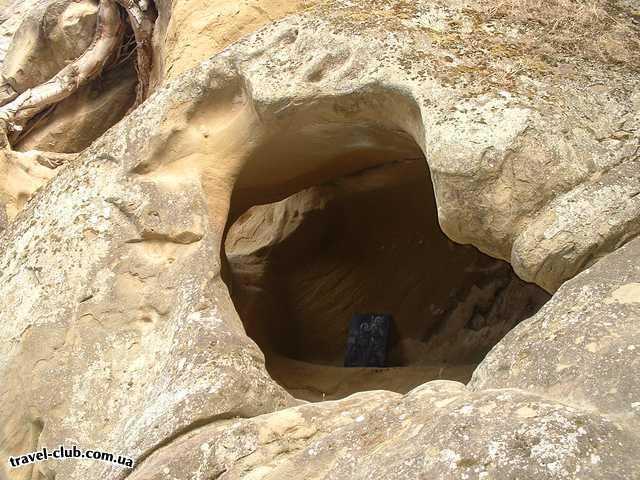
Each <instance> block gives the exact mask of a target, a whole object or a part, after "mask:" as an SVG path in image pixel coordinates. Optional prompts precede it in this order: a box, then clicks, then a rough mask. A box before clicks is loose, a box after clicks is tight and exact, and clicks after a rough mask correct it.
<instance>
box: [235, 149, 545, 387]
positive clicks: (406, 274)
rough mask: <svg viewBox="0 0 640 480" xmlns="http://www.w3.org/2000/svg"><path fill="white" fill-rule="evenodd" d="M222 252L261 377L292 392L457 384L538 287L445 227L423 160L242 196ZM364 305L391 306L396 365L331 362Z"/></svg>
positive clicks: (522, 312) (541, 298) (533, 303)
mask: <svg viewBox="0 0 640 480" xmlns="http://www.w3.org/2000/svg"><path fill="white" fill-rule="evenodd" d="M233 209H234V205H233V204H232V211H233ZM225 253H226V257H227V260H228V262H229V272H230V275H229V280H228V282H227V283H230V284H231V290H232V298H233V300H234V303H235V305H236V309H237V310H238V313H239V315H240V316H241V318H242V319H243V322H244V325H245V328H246V329H247V333H248V334H249V335H250V336H251V338H253V339H254V340H256V341H257V342H258V344H259V346H260V348H261V349H262V351H263V352H265V355H266V357H267V369H268V370H269V372H270V373H271V375H272V376H274V378H276V379H277V380H278V381H279V383H280V384H281V385H284V386H286V387H288V388H289V390H290V391H293V390H295V392H296V395H297V396H299V397H301V398H305V399H312V398H315V399H318V398H323V396H324V398H335V397H337V398H340V395H341V396H345V394H348V393H354V392H357V391H362V390H369V389H375V388H382V387H383V386H385V388H387V389H389V390H393V391H398V392H401V393H406V392H407V391H409V390H410V389H411V388H413V387H415V386H417V385H419V384H420V383H424V382H425V381H426V380H430V379H437V378H449V379H456V380H461V381H465V382H466V381H468V380H469V378H470V374H471V372H472V371H473V369H474V368H475V365H476V364H477V363H478V362H479V361H480V360H481V359H482V358H483V357H484V355H485V354H486V353H487V352H488V351H489V350H490V349H491V347H493V345H495V343H497V341H498V340H500V338H502V336H504V334H505V333H507V332H508V331H509V330H511V329H512V328H513V327H514V326H515V325H516V324H517V323H518V322H519V321H521V320H523V319H525V318H528V317H530V316H531V315H533V314H534V313H535V312H536V311H537V309H539V308H540V306H542V305H543V304H544V303H545V302H546V301H547V300H548V298H549V296H548V295H547V294H546V292H544V291H543V290H542V289H540V288H539V287H537V286H535V285H531V284H526V283H524V282H522V281H521V280H520V279H519V278H518V277H516V275H515V274H514V273H513V271H512V270H511V269H510V268H509V266H508V265H507V264H506V263H505V262H502V261H500V260H496V259H493V258H490V257H488V256H486V255H484V254H482V253H480V252H479V251H478V250H476V249H475V248H473V247H464V246H461V245H455V244H454V243H453V242H451V241H450V240H448V239H447V238H446V236H445V235H444V234H443V233H442V232H441V230H440V228H439V226H438V222H437V210H436V206H435V202H434V196H433V189H432V188H431V182H430V179H429V177H428V172H427V166H426V162H425V160H424V159H417V160H406V161H403V162H396V163H391V164H387V165H382V166H379V167H375V168H370V169H367V170H364V171H362V172H359V173H356V174H353V175H350V176H347V177H340V178H336V179H334V180H332V181H331V182H330V183H327V184H322V185H319V186H316V187H312V188H309V189H306V190H302V191H300V192H298V193H296V194H294V195H292V196H290V197H288V198H286V199H284V200H282V201H280V202H276V203H273V204H268V205H258V206H255V207H252V208H251V209H249V210H248V211H246V212H245V213H243V214H242V215H241V216H240V217H239V218H238V219H237V220H236V221H235V222H234V223H233V224H232V225H231V227H230V228H229V231H228V233H227V236H226V241H225ZM370 311H373V312H391V313H392V314H393V317H394V322H393V326H392V332H391V340H390V346H389V354H388V365H389V366H393V367H400V368H395V369H394V371H393V373H391V371H389V372H388V373H389V375H386V374H385V372H376V373H375V374H371V375H369V374H366V373H362V372H357V371H354V370H352V369H347V371H346V372H345V371H344V370H345V369H341V368H334V367H341V366H342V364H343V361H344V354H345V348H346V344H347V329H348V320H349V319H350V318H351V317H352V316H353V315H354V314H356V313H362V312H370ZM425 367H426V368H425ZM323 370H324V371H323ZM341 370H342V372H341ZM331 377H333V378H334V379H333V380H332V379H331ZM327 378H328V379H329V380H328V381H327ZM403 378H406V383H405V384H404V385H403V383H402V379H403ZM416 378H422V380H423V381H422V382H418V383H416ZM338 379H341V380H340V381H338ZM358 379H360V380H359V381H358ZM347 384H350V386H349V387H347Z"/></svg>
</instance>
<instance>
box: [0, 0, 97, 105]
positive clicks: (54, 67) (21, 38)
mask: <svg viewBox="0 0 640 480" xmlns="http://www.w3.org/2000/svg"><path fill="white" fill-rule="evenodd" d="M97 6H98V4H97V1H95V0H82V1H75V0H54V1H43V0H41V1H39V2H35V3H34V5H33V6H32V7H31V8H29V10H28V13H27V14H26V15H25V16H24V18H22V19H21V23H20V26H19V27H18V28H17V29H16V31H15V33H13V35H14V37H15V38H14V39H13V41H12V43H11V46H10V47H9V49H8V51H7V53H6V56H5V58H4V61H3V62H2V76H3V77H4V78H5V80H6V81H8V82H9V84H10V85H11V86H12V87H13V89H14V90H15V91H16V92H18V93H21V92H23V91H25V90H27V89H28V88H31V87H34V86H36V85H39V84H40V83H42V82H45V81H46V80H49V79H50V78H51V77H52V76H53V75H55V74H56V73H58V71H60V70H61V69H62V67H64V66H65V65H66V64H67V63H68V62H69V61H71V60H74V59H75V58H77V57H79V56H80V55H81V54H82V53H83V52H84V51H85V50H86V49H87V47H88V46H89V44H90V43H91V39H92V38H93V32H94V30H95V26H96V14H97V11H98V8H97ZM9 8H11V7H9ZM12 18H16V19H18V18H20V15H15V16H14V15H12Z"/></svg>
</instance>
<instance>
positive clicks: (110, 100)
mask: <svg viewBox="0 0 640 480" xmlns="http://www.w3.org/2000/svg"><path fill="white" fill-rule="evenodd" d="M135 86H136V73H135V69H134V66H133V64H132V63H131V62H127V63H126V64H125V65H123V66H122V67H116V68H114V69H111V70H109V71H107V72H105V73H103V74H102V76H101V77H100V78H98V79H96V80H94V81H93V82H91V83H89V84H88V85H86V86H84V87H81V88H80V90H79V91H78V92H75V93H74V94H73V95H72V96H70V97H69V98H67V99H65V100H63V101H62V102H60V103H59V104H57V105H56V106H55V108H54V110H53V111H52V112H51V113H50V114H48V115H47V117H46V118H45V120H44V121H41V122H39V123H38V124H37V125H36V126H35V127H34V128H32V129H31V130H30V131H29V134H28V135H26V136H25V137H23V138H22V139H21V140H20V142H18V143H17V144H16V145H14V148H15V149H16V150H20V151H27V150H45V151H50V152H65V153H74V152H80V151H82V150H84V149H85V148H87V147H88V146H89V145H90V144H91V142H93V141H94V140H95V139H96V138H98V137H99V136H100V135H102V134H103V133H104V132H105V131H106V130H108V129H109V128H110V127H112V126H113V125H114V124H115V123H117V122H118V121H120V120H121V119H122V117H123V116H124V115H125V114H126V113H127V112H128V110H129V108H131V105H132V104H133V101H134V99H135Z"/></svg>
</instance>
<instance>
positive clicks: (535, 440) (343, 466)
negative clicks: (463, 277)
mask: <svg viewBox="0 0 640 480" xmlns="http://www.w3.org/2000/svg"><path fill="white" fill-rule="evenodd" d="M639 453H640V449H639V448H638V446H637V440H636V437H632V436H630V435H629V434H628V433H625V432H624V431H621V430H620V428H619V427H618V426H616V425H615V424H614V423H613V422H611V421H609V420H607V419H605V418H603V417H600V416H598V415H594V414H591V413H587V412H584V411H581V410H576V409H574V408H572V407H569V406H565V405H562V404H559V403H554V402H551V401H549V400H546V399H544V398H541V397H537V396H535V395H531V394H527V393H524V392H521V391H518V390H488V391H484V392H481V393H471V392H467V391H465V388H464V386H463V385H462V384H457V383H454V382H444V381H438V382H431V383H428V384H425V385H423V386H421V387H418V388H417V389H415V390H413V391H411V392H410V393H409V394H407V395H406V396H404V397H402V396H400V395H398V394H392V393H390V392H367V393H360V394H356V395H354V396H352V397H349V398H347V399H345V400H341V401H338V402H325V403H320V404H309V405H304V406H300V407H296V408H291V409H288V410H285V411H282V412H278V413H274V414H270V415H263V416H260V417H256V418H252V419H249V420H237V421H229V422H225V423H223V424H220V425H215V426H211V427H204V428H202V429H199V430H197V431H195V432H192V433H190V434H189V435H187V436H185V437H183V438H181V439H180V440H179V442H176V444H174V445H171V447H169V448H166V449H161V450H159V451H158V452H156V453H155V454H154V455H152V456H151V457H149V459H148V460H147V462H145V464H144V465H143V466H142V467H141V468H140V469H139V470H138V471H136V472H134V473H133V475H131V476H130V477H129V478H130V479H132V480H142V479H144V480H161V479H167V478H180V479H183V478H184V479H187V478H188V479H190V480H200V479H202V480H204V479H208V478H216V477H217V476H222V477H224V478H229V479H238V478H260V479H274V480H275V479H282V478H305V479H327V478H329V479H347V478H354V479H365V478H366V479H371V478H379V479H400V478H438V479H460V478H469V479H471V478H477V479H489V478H492V479H505V480H506V479H514V478H519V479H523V480H524V479H532V480H534V479H535V480H539V479H554V480H555V479H567V480H570V479H571V480H573V479H576V478H603V479H604V478H606V479H621V480H622V479H628V478H638V471H637V455H638V454H639Z"/></svg>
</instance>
